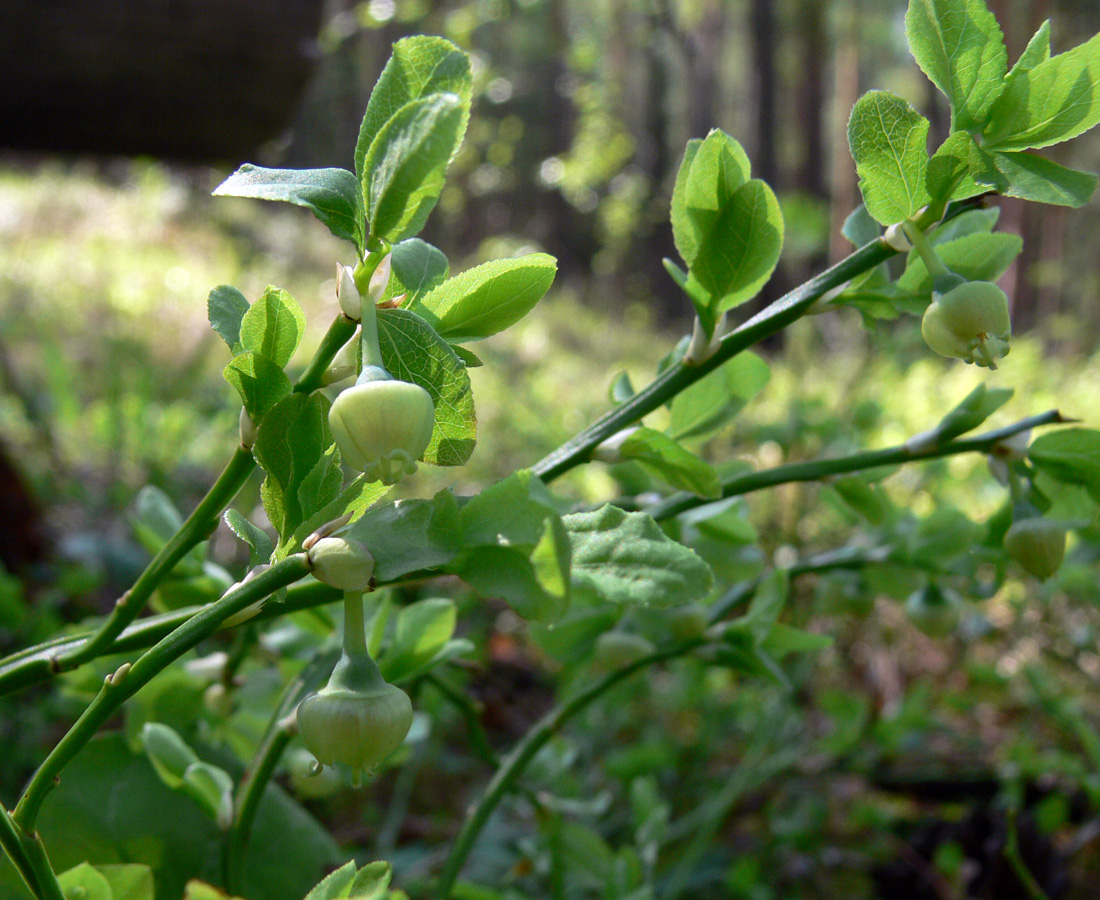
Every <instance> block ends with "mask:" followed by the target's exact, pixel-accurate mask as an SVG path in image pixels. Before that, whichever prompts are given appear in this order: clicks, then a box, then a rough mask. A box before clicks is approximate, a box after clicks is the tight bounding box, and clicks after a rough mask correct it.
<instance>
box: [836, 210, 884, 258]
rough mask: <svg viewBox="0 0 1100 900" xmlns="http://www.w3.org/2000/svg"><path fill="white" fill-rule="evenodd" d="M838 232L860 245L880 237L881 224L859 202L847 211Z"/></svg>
mask: <svg viewBox="0 0 1100 900" xmlns="http://www.w3.org/2000/svg"><path fill="white" fill-rule="evenodd" d="M840 233H841V234H843V235H844V236H845V237H846V238H847V239H848V240H849V241H851V243H853V244H854V245H855V246H857V247H862V246H863V245H864V244H869V243H871V241H874V240H878V239H879V238H880V237H882V226H881V225H879V223H878V222H876V221H875V220H874V218H873V217H872V216H871V214H870V213H869V212H867V207H866V206H864V205H863V204H862V203H861V204H860V205H859V206H857V207H856V208H855V209H853V210H852V211H851V212H850V213H848V218H846V219H845V220H844V225H843V227H842V228H841V229H840Z"/></svg>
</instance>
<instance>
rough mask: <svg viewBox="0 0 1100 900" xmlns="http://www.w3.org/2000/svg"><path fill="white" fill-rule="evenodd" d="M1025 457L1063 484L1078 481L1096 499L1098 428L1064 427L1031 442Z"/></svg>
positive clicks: (1099, 449)
mask: <svg viewBox="0 0 1100 900" xmlns="http://www.w3.org/2000/svg"><path fill="white" fill-rule="evenodd" d="M1027 455H1028V458H1029V459H1030V460H1031V461H1032V462H1033V463H1034V464H1035V465H1036V466H1037V467H1038V468H1040V469H1042V470H1043V471H1044V472H1046V473H1047V474H1048V475H1050V476H1051V477H1052V478H1055V479H1057V480H1058V481H1062V482H1065V483H1066V484H1080V485H1083V486H1084V487H1086V488H1087V489H1088V492H1089V495H1090V496H1091V497H1092V499H1093V500H1095V501H1096V502H1098V503H1100V431H1097V430H1096V429H1093V428H1065V429H1063V430H1061V431H1055V432H1052V433H1050V434H1044V435H1042V436H1041V437H1038V438H1036V439H1035V440H1034V441H1032V442H1031V446H1030V447H1028V450H1027Z"/></svg>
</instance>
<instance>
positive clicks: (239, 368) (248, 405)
mask: <svg viewBox="0 0 1100 900" xmlns="http://www.w3.org/2000/svg"><path fill="white" fill-rule="evenodd" d="M222 377H223V378H225V380H226V381H228V382H229V383H230V384H231V385H233V387H234V388H235V389H236V391H237V393H238V394H240V395H241V403H242V404H244V408H245V411H246V412H247V413H248V415H249V416H251V417H252V421H253V422H254V423H256V424H257V425H258V424H260V423H261V422H262V421H263V418H264V416H266V415H267V414H268V412H270V411H271V409H272V407H274V406H275V405H276V404H277V403H279V401H280V400H282V399H283V398H285V397H287V396H288V395H289V394H290V392H291V390H292V387H291V384H290V378H289V377H287V374H286V372H284V371H283V369H282V367H281V366H280V365H279V364H278V363H276V362H275V361H274V360H271V359H268V358H267V357H266V356H263V355H262V354H259V353H256V352H254V351H252V350H245V351H244V352H243V353H238V354H237V355H236V356H234V357H233V358H232V359H231V360H230V361H229V365H227V366H226V367H225V368H224V369H223V370H222Z"/></svg>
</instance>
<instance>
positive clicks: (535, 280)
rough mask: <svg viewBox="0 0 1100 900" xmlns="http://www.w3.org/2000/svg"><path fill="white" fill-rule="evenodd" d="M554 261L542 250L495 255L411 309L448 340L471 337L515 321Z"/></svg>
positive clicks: (535, 298)
mask: <svg viewBox="0 0 1100 900" xmlns="http://www.w3.org/2000/svg"><path fill="white" fill-rule="evenodd" d="M556 272H557V260H555V259H554V257H552V256H549V255H548V254H546V253H529V254H527V255H526V256H521V257H518V258H514V259H498V260H493V261H492V262H487V263H483V264H482V265H480V266H475V267H474V268H472V269H468V270H467V271H465V272H463V273H462V274H461V275H456V276H455V277H454V278H450V279H448V280H447V281H444V282H443V283H442V284H440V285H438V286H437V287H435V288H433V289H432V290H431V291H430V292H429V293H428V294H426V295H425V296H423V297H421V298H420V300H419V301H417V302H416V303H414V304H413V305H412V307H411V310H412V311H413V312H415V313H418V314H419V315H421V316H423V317H424V319H426V320H427V321H428V323H429V324H430V325H432V327H434V328H435V330H436V331H437V332H438V333H439V334H440V335H441V336H442V337H444V338H446V339H447V340H448V341H453V342H461V341H475V340H480V339H481V338H486V337H489V336H490V335H492V334H496V333H497V332H498V331H503V330H504V329H505V328H508V327H509V326H510V325H514V324H515V323H516V322H518V321H519V320H520V319H522V318H523V317H524V316H525V315H527V313H529V312H530V311H531V310H532V309H534V308H535V304H536V303H538V302H539V300H541V299H542V297H543V295H544V294H545V293H546V291H547V290H549V288H550V285H551V284H552V283H553V281H554V274H555V273H556Z"/></svg>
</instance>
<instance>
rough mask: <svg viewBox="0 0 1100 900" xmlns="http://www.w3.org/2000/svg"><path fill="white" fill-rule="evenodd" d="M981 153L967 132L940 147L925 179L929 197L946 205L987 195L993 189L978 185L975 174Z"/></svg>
mask: <svg viewBox="0 0 1100 900" xmlns="http://www.w3.org/2000/svg"><path fill="white" fill-rule="evenodd" d="M977 150H978V148H977V146H976V145H975V144H974V139H973V138H972V137H971V136H970V134H969V132H966V131H956V132H955V133H954V134H952V135H951V136H950V137H948V138H947V140H945V141H944V142H943V143H942V144H940V146H939V148H938V149H937V150H936V152H935V153H933V154H932V158H931V159H930V160H929V161H928V175H927V178H926V179H925V180H926V184H927V187H928V193H929V195H930V196H931V197H933V198H935V199H937V200H942V201H945V202H946V201H948V200H965V199H967V198H968V197H977V196H978V195H979V194H984V193H986V192H987V191H988V190H989V187H988V186H986V185H983V184H979V183H978V182H976V181H975V180H974V177H973V175H972V174H971V169H972V160H973V159H974V156H975V153H976V152H977ZM952 221H954V220H952Z"/></svg>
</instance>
